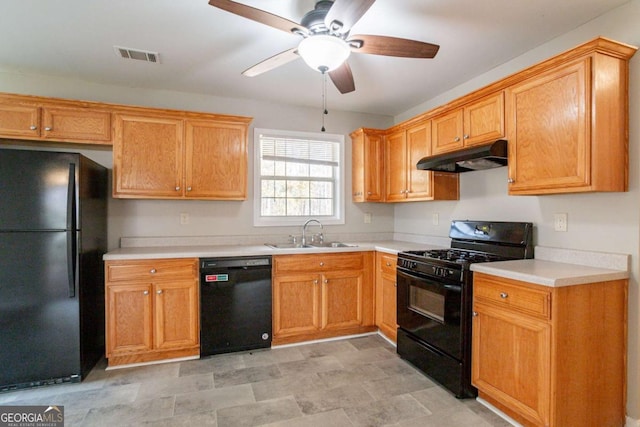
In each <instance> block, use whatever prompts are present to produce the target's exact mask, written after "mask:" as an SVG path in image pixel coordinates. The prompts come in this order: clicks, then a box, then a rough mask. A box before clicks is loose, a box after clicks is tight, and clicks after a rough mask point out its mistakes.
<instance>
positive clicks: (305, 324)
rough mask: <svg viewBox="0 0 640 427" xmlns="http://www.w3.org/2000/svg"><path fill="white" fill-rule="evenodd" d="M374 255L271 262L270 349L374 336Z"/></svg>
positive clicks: (284, 257) (291, 257)
mask: <svg viewBox="0 0 640 427" xmlns="http://www.w3.org/2000/svg"><path fill="white" fill-rule="evenodd" d="M373 257H374V255H373V252H350V253H344V252H343V253H331V254H325V253H320V254H308V255H306V254H305V255H280V256H274V257H273V344H274V345H278V344H285V343H291V342H299V341H308V340H313V339H320V338H329V337H335V336H341V335H350V334H357V333H364V332H372V331H375V330H376V327H375V324H374V296H373V290H374V286H373Z"/></svg>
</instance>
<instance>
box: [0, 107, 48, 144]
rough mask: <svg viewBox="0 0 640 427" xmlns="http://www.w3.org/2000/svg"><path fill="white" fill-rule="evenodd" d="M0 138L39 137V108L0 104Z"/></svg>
mask: <svg viewBox="0 0 640 427" xmlns="http://www.w3.org/2000/svg"><path fill="white" fill-rule="evenodd" d="M0 136H3V137H12V136H16V137H31V138H38V137H39V136H40V108H38V107H36V106H26V105H15V104H11V103H7V104H4V103H0Z"/></svg>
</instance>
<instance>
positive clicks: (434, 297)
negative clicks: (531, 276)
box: [397, 221, 533, 398]
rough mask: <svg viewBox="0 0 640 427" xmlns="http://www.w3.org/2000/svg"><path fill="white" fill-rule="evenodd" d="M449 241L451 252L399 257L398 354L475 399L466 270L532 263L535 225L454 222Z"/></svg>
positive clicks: (469, 283)
mask: <svg viewBox="0 0 640 427" xmlns="http://www.w3.org/2000/svg"><path fill="white" fill-rule="evenodd" d="M449 237H450V238H451V247H450V248H447V249H430V250H424V251H406V252H400V253H399V254H398V265H397V267H398V268H397V287H398V288H397V289H398V295H397V298H398V299H397V304H398V305H397V314H398V326H399V327H398V354H399V355H400V356H401V357H403V358H404V359H406V360H408V361H409V362H411V363H412V364H413V365H414V366H416V367H417V368H419V369H421V370H422V371H423V372H424V373H425V374H427V375H428V376H430V377H431V378H433V379H434V380H436V381H438V382H439V383H440V384H442V385H443V386H445V387H446V388H447V389H449V390H450V391H451V392H452V393H453V394H455V396H456V397H459V398H464V397H473V396H476V394H477V391H476V389H475V388H474V387H473V386H472V385H471V312H472V298H473V274H472V272H471V270H470V265H471V264H472V263H476V262H493V261H504V260H512V259H524V258H533V242H532V239H533V224H532V223H529V222H496V221H493V222H491V221H452V223H451V228H450V230H449Z"/></svg>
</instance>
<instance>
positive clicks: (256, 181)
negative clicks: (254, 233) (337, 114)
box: [253, 128, 346, 227]
mask: <svg viewBox="0 0 640 427" xmlns="http://www.w3.org/2000/svg"><path fill="white" fill-rule="evenodd" d="M261 134H265V135H269V136H282V137H290V138H303V139H315V140H320V141H330V142H337V143H338V146H339V147H340V149H339V156H340V159H339V160H340V166H339V167H338V176H337V177H336V180H335V184H336V186H335V191H336V196H335V200H334V202H335V204H336V210H335V215H333V216H330V217H329V216H318V217H315V216H313V215H310V216H308V217H302V216H300V217H263V216H261V215H260V211H261V202H262V182H261V178H262V176H261V174H260V170H261V163H260V135H261ZM344 139H345V138H344V135H341V134H330V133H317V132H298V131H287V130H278V129H266V128H254V129H253V159H254V163H253V164H254V167H253V171H254V173H253V225H254V227H284V226H301V225H302V224H304V222H305V221H306V220H307V219H309V218H312V217H313V218H317V219H319V220H320V221H321V222H322V224H324V225H326V224H344V223H345V189H344V185H345V169H346V165H345V155H344V152H345V148H344Z"/></svg>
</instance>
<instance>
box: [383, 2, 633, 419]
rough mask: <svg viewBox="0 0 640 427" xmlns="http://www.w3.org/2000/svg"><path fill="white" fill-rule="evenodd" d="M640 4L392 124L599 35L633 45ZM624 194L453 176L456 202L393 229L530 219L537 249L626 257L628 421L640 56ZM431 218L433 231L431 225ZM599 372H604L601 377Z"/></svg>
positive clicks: (405, 218)
mask: <svg viewBox="0 0 640 427" xmlns="http://www.w3.org/2000/svg"><path fill="white" fill-rule="evenodd" d="M638 23H640V0H633V1H631V2H629V3H627V4H626V5H624V6H622V7H620V8H618V9H616V10H614V11H613V12H610V13H608V14H606V15H603V16H601V17H600V18H598V19H595V20H593V21H591V22H589V23H587V24H586V25H584V26H582V27H579V28H577V29H575V30H574V31H571V32H569V33H567V34H565V35H563V36H561V37H558V38H556V39H554V40H551V41H549V42H548V43H546V44H544V45H542V46H540V47H538V48H536V49H534V50H532V51H530V52H528V53H526V54H525V55H522V56H520V57H517V58H515V59H513V60H512V61H510V62H508V63H506V64H504V65H502V66H500V67H497V68H496V69H493V70H491V71H489V72H487V73H485V74H482V75H480V76H477V77H476V78H474V79H473V80H471V81H469V82H467V83H465V84H463V85H460V86H458V87H456V88H454V89H452V90H451V91H448V92H446V93H444V94H442V95H441V96H438V97H437V99H432V100H429V101H428V102H425V103H424V104H421V105H419V106H417V107H415V108H412V109H411V110H409V111H407V112H405V113H403V114H401V115H399V116H398V117H396V118H395V120H396V122H400V121H403V120H406V119H407V118H409V117H412V116H414V115H416V114H418V113H420V112H422V111H426V110H429V109H431V108H433V107H435V106H438V105H442V104H444V103H446V102H448V101H450V100H452V99H455V98H457V97H459V96H462V95H464V94H466V93H469V92H471V91H473V90H475V89H478V88H479V87H482V86H484V85H487V84H489V83H492V82H494V81H496V80H499V79H501V78H503V77H505V76H507V75H510V74H512V73H515V72H517V71H519V70H522V69H523V68H526V67H528V66H530V65H533V64H535V63H537V62H539V61H542V60H544V59H547V58H549V57H551V56H553V55H555V54H558V53H560V52H563V51H565V50H567V49H570V48H572V47H575V46H577V45H579V44H581V43H584V42H586V41H588V40H591V39H593V38H595V37H597V36H599V35H602V36H605V37H609V38H611V39H614V40H618V41H621V42H624V43H628V44H632V45H635V46H640V25H638ZM629 100H630V103H629V117H630V120H629V122H630V123H629V192H627V193H609V194H572V195H553V196H540V197H538V196H507V168H499V169H493V170H487V171H478V172H469V173H466V174H462V175H461V176H460V188H461V195H460V200H459V201H457V202H435V203H423V204H414V205H398V206H396V208H395V212H394V220H395V226H394V230H395V231H396V232H406V233H412V232H415V230H420V231H421V232H425V233H427V234H430V235H439V236H446V235H447V232H448V222H449V221H450V220H453V219H491V220H504V221H532V222H533V223H534V224H535V235H534V242H536V244H538V245H542V246H552V247H560V248H570V249H584V250H593V251H605V252H617V253H625V254H631V255H632V260H631V262H632V266H631V267H632V277H631V280H630V283H629V351H628V399H627V412H628V415H629V416H630V417H632V418H634V419H636V420H638V419H640V388H639V387H640V371H639V370H640V367H639V364H640V327H639V326H640V317H639V311H640V292H639V290H638V281H639V277H640V275H639V267H640V258H639V257H638V255H639V248H640V185H639V178H640V53H637V54H636V55H635V56H634V57H633V58H632V60H631V63H630V84H629ZM556 212H566V213H568V218H569V223H568V224H569V227H568V231H567V232H556V231H554V230H553V214H554V213H556ZM434 213H438V214H439V218H440V223H439V225H437V226H435V225H433V224H432V221H431V219H432V214H434ZM603 374H604V373H603Z"/></svg>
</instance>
